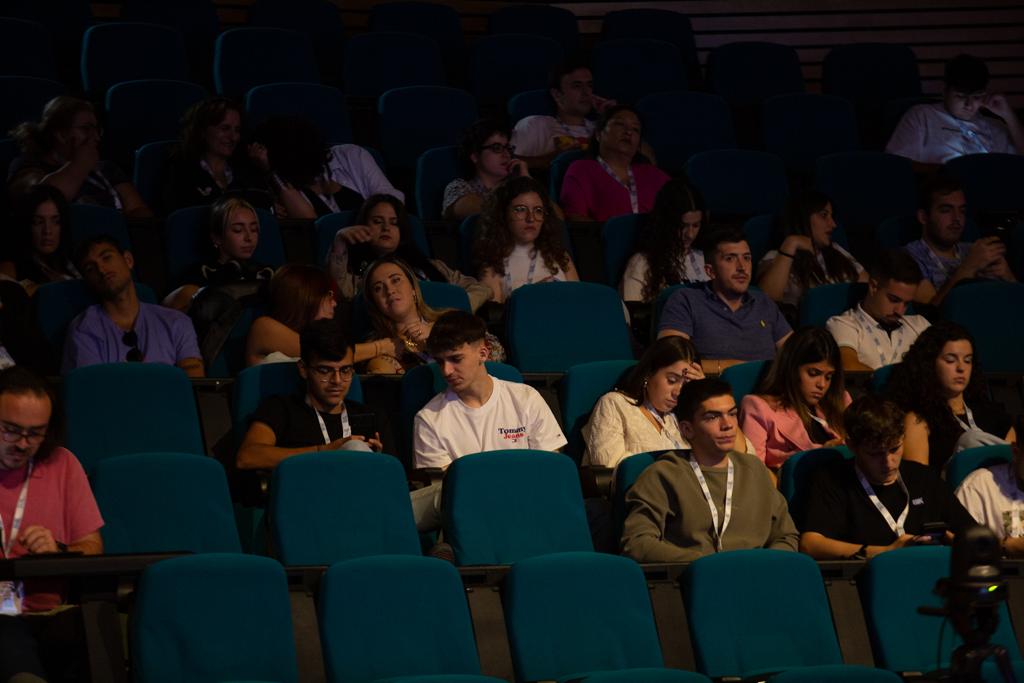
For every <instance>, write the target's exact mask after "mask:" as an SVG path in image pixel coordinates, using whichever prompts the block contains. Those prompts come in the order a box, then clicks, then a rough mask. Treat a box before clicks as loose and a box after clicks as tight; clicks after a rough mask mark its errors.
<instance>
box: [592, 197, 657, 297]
mask: <svg viewBox="0 0 1024 683" xmlns="http://www.w3.org/2000/svg"><path fill="white" fill-rule="evenodd" d="M645 220H647V215H646V214H627V215H625V216H616V217H614V218H609V219H608V220H607V221H605V222H604V225H603V226H602V227H601V242H602V243H604V274H605V284H606V285H608V286H609V287H614V288H616V289H618V287H619V283H620V282H621V281H622V273H623V271H625V270H626V263H627V262H628V261H629V258H630V257H631V256H632V255H633V254H634V253H635V252H636V247H637V240H638V239H639V237H640V234H641V230H642V229H643V225H644V221H645Z"/></svg>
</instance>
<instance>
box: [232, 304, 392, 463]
mask: <svg viewBox="0 0 1024 683" xmlns="http://www.w3.org/2000/svg"><path fill="white" fill-rule="evenodd" d="M299 348H300V353H301V358H300V360H299V363H298V371H299V375H300V376H301V377H302V379H303V380H304V382H305V387H304V391H303V392H302V393H301V394H292V395H289V396H271V397H270V398H268V399H267V400H265V401H264V402H263V403H262V404H260V407H259V408H258V409H257V410H256V413H255V414H254V415H253V418H252V422H251V424H250V425H249V431H248V432H247V433H246V435H245V439H244V440H243V441H242V446H241V448H240V449H239V450H238V457H237V459H236V463H237V465H238V468H239V469H243V470H252V469H271V468H273V467H275V466H276V465H277V463H279V462H281V461H282V460H284V459H285V458H288V457H291V456H293V455H298V454H299V453H315V452H318V451H338V450H356V451H369V450H374V451H380V450H381V442H380V434H379V433H378V431H377V428H376V420H375V417H374V415H373V413H372V412H370V411H369V410H368V409H367V408H366V407H365V406H362V405H360V404H358V403H355V402H352V401H346V400H345V396H346V395H347V394H348V390H349V387H350V386H351V385H352V375H353V374H354V372H355V368H354V366H353V351H352V347H351V346H350V345H349V343H348V341H347V340H346V339H345V337H344V335H343V334H342V332H341V330H340V329H339V327H338V325H337V323H335V322H334V321H333V320H317V321H314V322H312V323H310V324H309V325H308V326H307V327H306V328H305V329H304V330H302V332H301V334H300V335H299ZM371 434H372V436H370V435H371Z"/></svg>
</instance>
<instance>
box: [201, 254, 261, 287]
mask: <svg viewBox="0 0 1024 683" xmlns="http://www.w3.org/2000/svg"><path fill="white" fill-rule="evenodd" d="M273 276H274V269H273V268H271V267H270V266H265V265H263V264H262V263H255V262H254V261H252V260H249V261H235V260H233V259H232V260H230V261H227V262H225V263H220V262H219V261H217V260H216V259H211V260H209V261H207V262H206V263H196V264H193V265H192V266H191V267H190V268H189V269H188V270H187V271H185V275H184V277H183V278H182V281H183V282H184V283H185V284H189V285H198V286H200V287H217V286H219V285H230V284H233V283H235V282H251V281H253V280H269V279H270V278H271V277H273Z"/></svg>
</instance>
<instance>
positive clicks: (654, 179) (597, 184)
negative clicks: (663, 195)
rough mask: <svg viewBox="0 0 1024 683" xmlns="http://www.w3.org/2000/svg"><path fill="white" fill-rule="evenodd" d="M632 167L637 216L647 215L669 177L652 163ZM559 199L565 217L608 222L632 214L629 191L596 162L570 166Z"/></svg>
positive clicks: (581, 162)
mask: <svg viewBox="0 0 1024 683" xmlns="http://www.w3.org/2000/svg"><path fill="white" fill-rule="evenodd" d="M631 168H632V169H633V177H634V178H635V179H636V190H637V200H638V202H637V203H638V211H637V212H636V213H648V212H649V211H650V210H651V209H652V208H653V207H654V198H655V197H656V196H657V195H658V190H660V189H661V186H662V185H664V184H665V183H667V182H668V181H669V180H670V178H669V176H668V175H667V174H666V173H665V172H664V171H662V170H661V169H660V168H658V167H657V166H654V165H653V164H633V166H632V167H631ZM560 200H561V204H562V209H564V210H565V215H566V216H586V217H587V218H590V219H591V220H595V221H606V220H608V219H609V218H613V217H615V216H622V215H625V214H627V213H633V207H632V206H631V205H630V201H629V190H628V189H627V188H626V186H625V185H623V184H622V183H620V182H619V180H618V179H617V178H613V177H612V176H611V175H610V174H609V173H608V172H607V171H605V170H604V169H603V168H602V167H601V164H600V163H598V161H597V159H579V160H577V161H574V162H572V163H571V164H569V170H568V171H566V173H565V179H564V180H563V181H562V195H561V197H560Z"/></svg>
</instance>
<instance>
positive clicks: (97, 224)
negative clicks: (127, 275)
mask: <svg viewBox="0 0 1024 683" xmlns="http://www.w3.org/2000/svg"><path fill="white" fill-rule="evenodd" d="M70 218H71V235H70V237H71V244H72V245H77V244H79V243H81V242H84V241H85V240H87V239H89V238H90V237H95V236H96V235H110V236H111V237H113V238H114V239H115V240H117V243H118V244H119V245H121V248H122V249H128V250H131V248H132V240H131V237H129V235H128V221H126V220H125V217H124V214H123V213H121V211H120V209H114V208H109V207H106V206H96V205H93V204H72V205H71V216H70Z"/></svg>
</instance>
